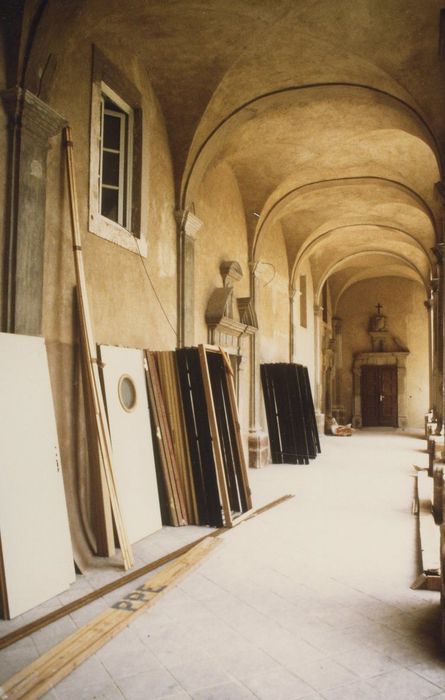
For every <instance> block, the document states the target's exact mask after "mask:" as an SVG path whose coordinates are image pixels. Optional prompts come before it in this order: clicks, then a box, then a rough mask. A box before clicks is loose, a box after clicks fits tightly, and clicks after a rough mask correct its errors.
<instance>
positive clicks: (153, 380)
mask: <svg viewBox="0 0 445 700" xmlns="http://www.w3.org/2000/svg"><path fill="white" fill-rule="evenodd" d="M145 359H146V362H147V380H148V387H149V391H150V396H151V400H152V405H153V406H154V410H155V415H156V420H157V424H158V430H157V433H158V440H159V444H160V447H161V456H162V457H163V472H164V478H165V485H166V488H167V493H168V497H169V508H170V514H171V517H172V521H173V524H174V525H185V524H186V522H187V517H186V512H185V504H184V498H183V495H182V484H181V483H180V480H179V478H178V469H177V466H176V462H175V459H174V454H173V448H172V444H171V436H170V429H169V425H168V422H167V416H166V412H165V406H164V402H163V397H162V392H161V387H160V384H159V376H158V370H157V366H156V361H155V357H154V354H153V353H151V352H148V351H146V352H145Z"/></svg>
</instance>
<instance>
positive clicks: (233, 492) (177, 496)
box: [146, 345, 252, 527]
mask: <svg viewBox="0 0 445 700" xmlns="http://www.w3.org/2000/svg"><path fill="white" fill-rule="evenodd" d="M146 358H147V381H148V387H149V396H150V403H151V408H152V419H153V428H154V430H155V433H156V436H157V442H158V447H159V449H158V460H159V472H160V474H161V484H160V493H161V499H163V500H164V504H163V505H164V508H163V512H164V514H166V517H167V522H168V524H171V525H182V524H187V523H189V524H196V525H211V526H214V527H222V526H226V527H230V526H231V525H232V524H233V520H234V518H236V517H239V516H240V515H242V514H244V513H246V512H248V511H249V510H250V509H251V507H252V502H251V497H250V489H249V484H248V477H247V466H246V462H245V458H244V451H243V446H242V441H241V433H240V425H239V419H238V410H237V404H236V397H235V390H234V385H233V376H232V368H231V365H230V362H229V360H228V358H227V357H226V355H225V353H224V351H222V350H221V349H220V348H216V347H212V346H204V345H200V346H199V347H198V348H182V349H179V350H176V351H174V352H147V353H146Z"/></svg>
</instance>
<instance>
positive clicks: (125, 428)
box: [100, 345, 162, 543]
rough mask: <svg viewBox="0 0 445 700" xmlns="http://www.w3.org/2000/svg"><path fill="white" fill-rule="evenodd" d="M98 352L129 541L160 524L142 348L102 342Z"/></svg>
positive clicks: (120, 498)
mask: <svg viewBox="0 0 445 700" xmlns="http://www.w3.org/2000/svg"><path fill="white" fill-rule="evenodd" d="M100 354H101V360H102V363H103V364H104V367H103V378H104V386H105V399H106V404H107V413H108V421H109V425H110V434H111V444H112V451H113V471H114V474H115V480H116V486H117V494H118V498H119V503H120V507H121V511H122V517H123V520H124V524H125V527H126V529H127V534H128V539H129V541H130V542H131V543H133V542H137V541H138V540H140V539H142V538H143V537H146V536H147V535H150V534H151V533H153V532H155V531H156V530H159V529H160V528H161V527H162V522H161V512H160V506H159V496H158V486H157V481H156V468H155V461H154V455H153V442H152V435H151V426H150V413H149V407H148V398H147V388H146V380H145V370H144V364H143V353H142V350H135V349H132V348H121V347H113V346H110V345H102V346H101V348H100Z"/></svg>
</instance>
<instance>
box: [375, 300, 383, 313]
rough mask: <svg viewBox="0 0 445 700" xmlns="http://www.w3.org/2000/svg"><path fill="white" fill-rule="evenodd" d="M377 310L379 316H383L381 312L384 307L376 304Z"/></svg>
mask: <svg viewBox="0 0 445 700" xmlns="http://www.w3.org/2000/svg"><path fill="white" fill-rule="evenodd" d="M375 308H376V309H377V316H381V313H380V311H381V310H382V309H383V306H382V305H381V304H380V303H379V304H376V307H375Z"/></svg>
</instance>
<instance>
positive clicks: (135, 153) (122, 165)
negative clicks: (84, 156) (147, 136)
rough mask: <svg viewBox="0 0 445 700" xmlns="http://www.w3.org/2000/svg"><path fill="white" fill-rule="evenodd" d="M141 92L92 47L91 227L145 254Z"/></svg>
mask: <svg viewBox="0 0 445 700" xmlns="http://www.w3.org/2000/svg"><path fill="white" fill-rule="evenodd" d="M140 99H141V98H140V95H139V93H138V92H137V90H135V88H134V86H132V84H131V83H129V81H127V80H126V78H125V76H123V75H122V73H121V72H120V71H119V70H118V69H116V68H115V67H114V66H112V65H111V64H110V63H109V61H108V60H107V59H105V58H104V57H103V56H102V54H101V53H100V52H99V51H97V50H96V49H95V51H94V59H93V82H92V90H91V128H90V196H89V222H88V223H89V230H90V232H91V233H94V234H96V235H98V236H100V237H101V238H105V239H106V240H108V241H111V242H112V243H116V244H117V245H119V246H122V247H124V248H126V249H127V250H131V251H132V252H134V253H140V254H141V255H144V256H145V255H147V241H146V239H145V237H144V236H143V235H141V182H142V112H141V109H140Z"/></svg>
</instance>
